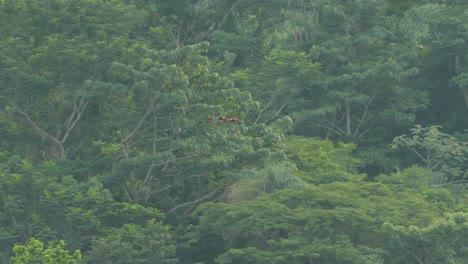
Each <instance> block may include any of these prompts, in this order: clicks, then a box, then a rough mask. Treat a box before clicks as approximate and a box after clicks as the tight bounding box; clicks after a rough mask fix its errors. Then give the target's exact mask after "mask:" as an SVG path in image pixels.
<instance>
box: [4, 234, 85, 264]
mask: <svg viewBox="0 0 468 264" xmlns="http://www.w3.org/2000/svg"><path fill="white" fill-rule="evenodd" d="M13 251H14V252H15V255H14V256H13V257H12V258H11V263H12V264H79V263H82V262H81V253H80V251H78V250H76V251H75V252H73V254H70V253H69V252H68V251H67V250H66V249H65V242H64V241H63V240H62V241H60V242H59V243H58V244H57V245H56V246H55V247H53V246H49V247H48V248H47V249H44V244H43V243H42V242H41V241H39V240H36V239H34V238H31V239H30V240H29V243H28V245H26V246H23V245H15V246H14V248H13Z"/></svg>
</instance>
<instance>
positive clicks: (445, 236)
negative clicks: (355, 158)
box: [384, 213, 468, 263]
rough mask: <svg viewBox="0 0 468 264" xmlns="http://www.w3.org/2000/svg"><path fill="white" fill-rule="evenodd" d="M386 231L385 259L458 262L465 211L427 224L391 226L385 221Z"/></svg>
mask: <svg viewBox="0 0 468 264" xmlns="http://www.w3.org/2000/svg"><path fill="white" fill-rule="evenodd" d="M384 229H385V230H386V232H387V233H388V234H389V236H388V237H389V240H388V241H387V242H388V244H389V245H390V248H389V249H390V250H391V251H390V252H391V254H392V256H394V257H395V258H393V260H391V262H389V263H408V262H415V263H434V262H436V263H459V262H460V261H463V259H465V260H466V251H464V250H463V248H464V247H465V245H466V243H467V240H466V239H467V234H468V223H467V215H466V213H455V214H448V215H446V216H444V217H443V218H441V219H439V220H438V221H435V222H434V223H433V224H431V225H430V226H427V227H423V228H420V227H417V226H408V227H403V226H394V225H392V224H389V223H386V224H385V225H384Z"/></svg>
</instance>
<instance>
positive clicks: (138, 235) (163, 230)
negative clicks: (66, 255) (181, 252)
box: [84, 220, 178, 264]
mask: <svg viewBox="0 0 468 264" xmlns="http://www.w3.org/2000/svg"><path fill="white" fill-rule="evenodd" d="M175 250H176V245H175V243H174V240H173V238H172V236H171V234H170V233H169V227H168V226H164V225H162V224H161V223H159V222H156V221H154V220H151V221H149V222H147V223H145V224H143V225H136V224H125V225H124V226H123V227H121V228H116V229H112V230H110V231H109V232H108V234H107V235H106V236H103V237H101V238H99V239H96V240H94V241H93V249H92V251H91V252H89V254H88V255H86V257H85V259H84V260H85V263H96V264H98V263H103V264H104V263H109V264H110V263H141V264H146V263H155V262H157V263H178V261H177V259H176V258H175Z"/></svg>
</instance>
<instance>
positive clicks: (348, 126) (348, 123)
mask: <svg viewBox="0 0 468 264" xmlns="http://www.w3.org/2000/svg"><path fill="white" fill-rule="evenodd" d="M345 105H346V133H347V134H348V135H350V134H351V113H350V112H351V110H350V107H349V103H348V100H345Z"/></svg>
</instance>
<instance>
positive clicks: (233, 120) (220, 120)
mask: <svg viewBox="0 0 468 264" xmlns="http://www.w3.org/2000/svg"><path fill="white" fill-rule="evenodd" d="M210 121H211V122H221V123H226V122H231V123H232V122H237V121H239V119H237V118H226V117H224V116H220V117H217V118H214V119H211V120H210Z"/></svg>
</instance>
